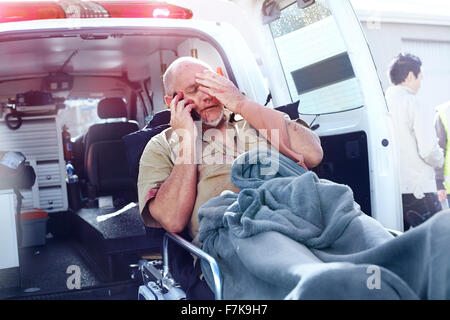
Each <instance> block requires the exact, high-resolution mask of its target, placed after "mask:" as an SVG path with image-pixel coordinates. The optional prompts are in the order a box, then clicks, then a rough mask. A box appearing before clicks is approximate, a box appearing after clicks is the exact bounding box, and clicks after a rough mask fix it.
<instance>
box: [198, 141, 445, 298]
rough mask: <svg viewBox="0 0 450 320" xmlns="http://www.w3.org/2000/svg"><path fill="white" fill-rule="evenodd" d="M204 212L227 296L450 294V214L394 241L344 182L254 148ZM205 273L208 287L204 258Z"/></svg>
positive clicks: (205, 239) (206, 242)
mask: <svg viewBox="0 0 450 320" xmlns="http://www.w3.org/2000/svg"><path fill="white" fill-rule="evenodd" d="M231 180H232V182H233V183H234V184H235V185H236V186H237V187H239V188H241V189H242V191H241V192H240V193H239V194H235V193H232V192H229V191H225V192H223V193H222V195H221V196H219V197H216V198H213V199H211V200H209V201H208V202H206V203H205V204H204V205H203V206H202V207H201V208H200V210H199V211H198V219H199V222H200V228H199V235H198V237H199V238H198V240H199V241H201V242H202V243H203V247H202V248H203V250H205V251H206V252H207V253H209V254H210V255H212V256H213V257H214V258H215V259H216V260H217V262H218V263H219V266H220V269H221V272H222V276H223V279H224V292H223V293H224V298H225V299H449V298H450V214H449V212H441V213H438V214H436V215H435V216H433V217H432V218H431V219H429V220H428V221H427V222H426V223H424V224H422V225H421V226H419V227H417V228H415V229H414V230H410V231H408V232H406V233H405V234H403V235H401V236H399V237H396V238H394V237H393V236H392V235H391V234H390V233H388V232H387V231H386V230H385V229H384V228H383V227H382V226H381V224H379V223H378V222H377V221H376V220H374V219H372V218H370V217H369V216H367V215H365V214H364V213H363V212H362V211H361V210H360V207H359V205H358V204H357V203H355V202H354V200H353V193H352V191H351V189H350V188H349V187H347V186H345V185H341V184H336V183H333V182H330V181H327V180H323V179H319V178H318V177H317V176H316V175H315V174H314V173H313V172H306V171H305V170H304V169H303V168H302V167H300V166H299V165H297V164H296V163H295V162H293V161H292V160H290V159H288V158H287V157H285V156H283V155H281V154H279V153H277V152H271V151H270V150H256V149H255V150H252V151H250V152H248V153H246V154H243V155H242V156H240V157H239V158H237V159H236V160H235V162H234V163H233V167H232V170H231ZM202 269H203V273H204V275H205V277H206V280H207V282H208V284H209V285H210V286H212V283H213V281H212V277H211V274H210V270H209V268H208V267H207V265H204V264H202Z"/></svg>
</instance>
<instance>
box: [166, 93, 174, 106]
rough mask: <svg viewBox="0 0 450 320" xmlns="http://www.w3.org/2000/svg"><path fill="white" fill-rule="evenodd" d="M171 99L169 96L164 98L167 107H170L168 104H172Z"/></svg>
mask: <svg viewBox="0 0 450 320" xmlns="http://www.w3.org/2000/svg"><path fill="white" fill-rule="evenodd" d="M172 99H173V98H172V97H171V96H167V95H166V96H164V102H165V103H166V104H167V105H168V106H170V103H171V102H172Z"/></svg>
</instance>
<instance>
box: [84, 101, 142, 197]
mask: <svg viewBox="0 0 450 320" xmlns="http://www.w3.org/2000/svg"><path fill="white" fill-rule="evenodd" d="M97 113H98V116H99V117H100V118H102V119H113V118H127V109H126V105H125V102H124V101H123V100H122V99H121V98H105V99H103V100H101V101H100V102H99V104H98V106H97ZM137 130H139V127H138V124H137V122H135V121H129V120H127V121H116V122H107V123H97V124H94V125H92V126H91V127H90V128H89V130H88V132H87V133H86V136H85V143H84V145H85V157H84V167H85V170H86V178H87V182H88V195H89V199H91V200H92V199H95V197H97V196H105V195H113V196H114V195H120V196H123V195H125V198H127V199H125V200H128V201H135V198H137V197H136V196H135V195H136V185H135V184H134V183H133V179H132V178H131V177H130V175H129V171H128V162H127V159H126V154H125V145H124V142H123V141H122V137H123V136H125V135H127V134H129V133H131V132H135V131H137ZM130 191H131V193H130Z"/></svg>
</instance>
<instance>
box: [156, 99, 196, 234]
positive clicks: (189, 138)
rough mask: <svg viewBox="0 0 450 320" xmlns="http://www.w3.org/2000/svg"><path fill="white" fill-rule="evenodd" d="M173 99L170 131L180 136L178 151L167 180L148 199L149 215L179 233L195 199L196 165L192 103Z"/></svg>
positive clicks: (185, 224) (188, 218)
mask: <svg viewBox="0 0 450 320" xmlns="http://www.w3.org/2000/svg"><path fill="white" fill-rule="evenodd" d="M181 99H182V96H180V97H176V98H174V99H173V101H172V103H171V104H170V107H171V121H170V125H171V127H172V129H173V130H174V131H175V132H176V133H177V135H178V136H179V137H180V141H181V142H180V149H179V151H178V152H179V153H178V155H177V157H176V161H175V165H174V166H173V168H172V171H171V173H170V175H169V177H168V178H167V179H166V180H165V181H164V182H163V183H162V184H161V186H160V187H159V189H158V191H157V193H156V196H155V197H154V198H153V199H151V200H150V203H149V205H148V212H147V213H148V214H149V215H151V217H152V218H153V219H155V220H156V221H157V222H159V224H160V225H161V226H162V227H163V228H164V229H165V230H166V231H169V232H176V233H178V232H181V231H183V229H184V228H185V227H186V226H187V224H188V223H189V221H190V219H191V215H192V210H193V208H194V204H195V199H196V196H197V164H196V160H195V155H196V150H195V145H196V143H195V142H196V139H197V134H196V127H195V124H194V122H193V120H192V117H191V115H190V112H191V109H192V106H193V105H192V104H188V105H186V103H185V102H183V101H182V102H180V100H181Z"/></svg>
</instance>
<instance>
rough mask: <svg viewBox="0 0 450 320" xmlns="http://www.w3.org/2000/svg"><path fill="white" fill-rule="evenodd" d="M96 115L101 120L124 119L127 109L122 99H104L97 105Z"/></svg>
mask: <svg viewBox="0 0 450 320" xmlns="http://www.w3.org/2000/svg"><path fill="white" fill-rule="evenodd" d="M97 114H98V116H99V118H101V119H109V118H126V117H127V107H126V105H125V102H123V100H122V98H105V99H102V100H100V102H99V103H98V105H97Z"/></svg>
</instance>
